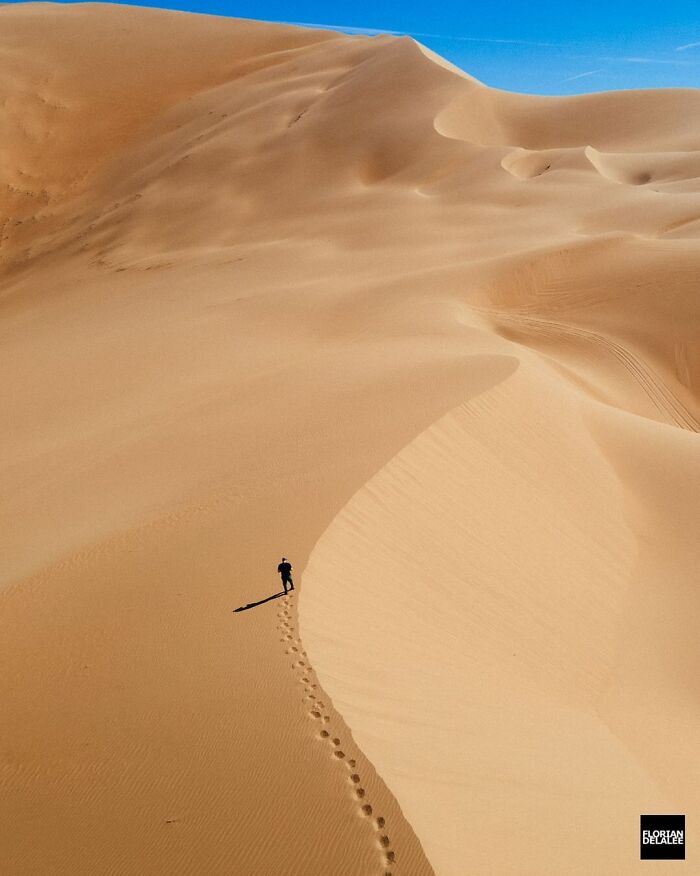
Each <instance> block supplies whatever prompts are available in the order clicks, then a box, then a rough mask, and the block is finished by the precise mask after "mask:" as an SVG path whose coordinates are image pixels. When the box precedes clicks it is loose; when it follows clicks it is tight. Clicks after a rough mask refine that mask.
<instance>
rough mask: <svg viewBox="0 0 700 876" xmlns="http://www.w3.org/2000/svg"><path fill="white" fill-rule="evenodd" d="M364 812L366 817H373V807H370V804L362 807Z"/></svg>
mask: <svg viewBox="0 0 700 876" xmlns="http://www.w3.org/2000/svg"><path fill="white" fill-rule="evenodd" d="M362 811H363V812H364V814H365V815H371V814H372V807H371V806H370V805H369V803H365V805H364V806H363V807H362Z"/></svg>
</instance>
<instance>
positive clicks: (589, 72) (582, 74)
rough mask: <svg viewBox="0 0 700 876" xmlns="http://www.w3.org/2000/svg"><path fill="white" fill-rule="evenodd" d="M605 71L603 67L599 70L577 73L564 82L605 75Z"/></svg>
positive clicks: (563, 80)
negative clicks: (600, 74) (599, 74)
mask: <svg viewBox="0 0 700 876" xmlns="http://www.w3.org/2000/svg"><path fill="white" fill-rule="evenodd" d="M603 72H604V70H603V68H602V67H601V68H600V69H599V70H586V72H585V73H577V74H576V75H575V76H567V77H566V79H562V80H561V81H562V82H573V81H574V79H583V77H584V76H595V74H596V73H603Z"/></svg>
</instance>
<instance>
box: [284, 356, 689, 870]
mask: <svg viewBox="0 0 700 876" xmlns="http://www.w3.org/2000/svg"><path fill="white" fill-rule="evenodd" d="M647 432H648V433H650V434H653V435H654V436H655V438H654V441H655V443H654V458H655V459H656V467H657V472H654V471H652V472H649V470H648V469H644V465H645V463H644V462H642V460H644V459H647V462H648V459H650V458H651V457H650V455H649V454H650V451H649V450H647V449H646V443H647V438H646V437H645V436H646V433H647ZM601 436H605V437H604V438H603V439H602V440H601ZM599 440H601V443H600V444H599ZM601 446H603V447H604V448H605V453H602V452H601V449H600V447H601ZM632 450H633V451H634V452H633V453H632V455H631V456H630V454H629V451H632ZM695 450H696V439H695V437H694V436H693V435H691V434H689V433H687V432H683V431H681V430H677V429H674V428H672V427H668V426H662V425H660V424H655V423H653V422H651V421H640V420H639V419H638V418H636V417H633V416H630V415H628V414H625V413H622V412H619V411H615V410H614V409H612V408H609V407H601V406H600V405H598V404H596V403H594V402H590V401H587V400H586V399H585V398H583V397H581V396H580V395H579V394H578V393H573V392H572V390H571V389H570V388H568V386H567V384H566V383H565V382H564V381H562V380H561V379H560V378H558V377H557V376H556V375H553V374H552V373H551V372H550V371H549V370H548V369H544V368H542V367H541V366H537V365H536V364H535V363H534V362H533V361H529V362H528V363H527V364H526V365H521V368H520V369H519V370H518V371H517V372H516V373H515V374H513V375H512V376H511V377H510V378H508V379H507V380H506V381H505V382H503V383H501V384H499V385H498V386H496V387H494V388H493V389H491V390H488V391H487V392H486V393H484V394H483V395H481V396H479V397H478V398H475V399H472V400H471V401H469V402H468V403H465V404H464V405H461V406H460V407H458V408H457V409H455V410H454V411H452V412H451V413H449V414H448V415H446V416H445V417H443V418H442V419H440V420H439V421H438V422H436V423H435V424H434V425H433V426H431V427H430V428H429V429H427V430H426V431H425V432H423V433H422V434H421V435H420V436H419V437H418V438H416V439H415V440H414V441H413V442H412V443H411V444H410V445H408V446H407V447H405V448H404V449H403V450H402V451H401V452H400V453H399V454H397V456H396V457H394V459H392V460H391V462H389V463H388V464H387V465H386V466H385V467H384V468H383V469H382V470H381V472H379V473H378V474H377V475H376V476H375V477H373V478H372V479H371V480H370V481H368V482H367V484H365V486H364V487H363V488H362V489H361V490H360V491H359V492H358V493H357V494H356V495H355V496H354V497H353V498H352V500H351V501H350V502H349V503H348V504H347V505H346V506H345V507H344V508H343V510H342V512H341V513H340V514H339V515H338V516H337V517H336V518H335V520H334V521H333V523H332V524H331V526H330V527H329V529H328V530H327V531H326V532H325V533H324V535H323V537H322V538H321V539H320V540H319V542H318V543H317V545H316V547H315V548H314V550H313V552H312V554H311V556H310V558H309V563H308V566H307V568H306V570H305V574H304V594H303V601H302V607H301V617H300V626H301V630H302V635H303V636H304V639H305V641H306V642H307V648H308V652H309V654H310V655H311V657H312V658H313V660H314V663H315V666H316V670H317V673H318V676H319V678H320V680H321V683H322V684H323V686H324V688H325V689H326V690H327V691H328V693H329V694H330V695H331V697H332V698H333V701H334V703H335V705H336V707H337V708H338V709H339V710H340V712H341V713H342V714H343V716H344V718H345V719H346V721H347V723H348V724H349V726H350V727H351V728H352V732H353V735H354V737H355V739H356V740H357V742H358V744H359V745H360V746H361V747H362V749H363V751H364V752H365V753H366V754H367V756H368V757H369V758H370V759H371V760H372V762H373V763H374V765H375V766H376V768H377V770H378V771H379V773H380V775H382V777H383V778H384V779H385V781H386V782H387V784H388V785H389V787H390V788H391V790H392V791H393V792H394V793H395V795H396V797H397V799H398V801H399V804H400V805H401V807H402V810H403V812H404V814H405V815H406V817H407V818H408V820H409V822H410V823H411V825H412V826H413V828H414V829H415V830H416V833H417V834H418V837H419V838H420V841H421V843H422V845H423V847H424V848H425V850H426V853H427V855H428V858H429V859H430V862H431V864H432V865H433V867H434V869H435V872H436V874H438V876H443V874H445V876H452V874H454V876H458V874H463V873H464V872H465V868H468V869H474V870H475V871H478V872H483V873H494V874H495V873H518V874H533V876H535V874H541V873H542V872H561V873H564V872H565V873H571V874H582V876H583V874H587V873H590V872H592V871H594V872H601V873H602V872H616V873H625V874H626V873H633V872H637V868H638V864H637V861H636V855H635V854H634V852H633V851H631V850H630V830H632V833H633V828H631V827H630V825H632V826H634V825H635V824H636V821H637V819H638V816H639V813H641V812H656V811H659V812H664V811H669V812H676V811H677V812H685V813H690V812H693V813H698V812H699V811H700V793H698V787H700V785H699V784H698V775H697V772H698V771H697V768H696V766H693V767H690V766H689V765H690V763H691V761H692V759H693V756H692V752H693V749H694V746H695V740H696V739H697V734H698V730H700V719H699V717H698V715H697V713H696V712H695V711H694V710H693V708H692V706H691V703H692V694H691V692H690V691H689V690H686V681H685V679H689V676H688V674H687V671H685V670H683V668H682V667H683V666H688V665H691V666H693V665H694V666H697V665H698V657H699V655H698V648H697V645H696V643H695V642H694V640H693V634H692V625H691V626H690V627H688V626H686V625H685V624H684V623H683V622H682V621H681V620H680V618H681V617H682V616H683V615H684V613H687V614H688V616H690V617H695V616H697V608H698V606H697V595H696V594H695V593H694V591H693V588H692V583H691V582H692V580H693V574H694V573H693V568H694V563H695V562H697V554H696V548H694V547H691V544H692V538H691V535H692V533H691V530H692V522H691V521H692V520H693V519H697V512H698V510H700V503H699V502H698V500H697V498H696V496H695V495H694V494H693V491H692V488H691V487H690V486H689V484H688V483H687V482H683V478H682V477H681V476H680V472H682V471H686V472H687V471H688V468H687V465H689V464H691V463H692V460H693V454H694V452H695ZM637 454H639V456H638V460H639V462H640V464H639V465H637V466H636V468H635V464H634V462H631V463H630V466H627V465H624V466H622V467H621V466H620V465H619V464H618V463H620V462H622V460H623V459H627V460H630V461H631V460H633V459H635V457H637ZM609 457H610V458H614V459H615V465H614V467H611V464H610V461H609ZM695 463H696V464H697V458H696V457H695ZM669 467H673V469H674V470H676V471H678V472H679V477H678V478H676V479H674V480H673V482H672V483H667V482H665V481H664V478H665V474H664V472H667V471H669ZM691 468H692V467H691ZM657 475H658V476H657ZM647 491H649V495H648V497H647ZM660 496H661V497H664V501H665V502H671V501H673V503H674V505H675V513H674V514H673V517H672V519H666V520H665V521H664V520H663V511H658V512H657V511H655V508H658V507H659V497H660ZM651 498H653V501H645V500H647V499H651ZM632 505H634V506H635V507H636V506H638V507H636V510H635V512H634V513H632V512H631V507H632ZM649 515H651V519H652V520H653V521H654V524H655V525H656V526H657V527H658V529H657V531H656V532H654V527H653V526H652V524H651V523H650V521H649ZM642 516H643V517H644V519H645V525H643V526H642V525H641V524H640V522H639V521H640V518H641V517H642ZM652 532H654V534H653V536H652V534H651V533H652ZM671 533H673V537H672V539H671V541H670V543H669V548H668V549H666V550H663V551H662V553H663V559H662V560H661V561H652V557H653V555H654V550H653V547H652V543H653V544H656V545H660V544H661V542H662V541H663V539H664V537H665V536H666V535H670V534H671ZM650 538H652V539H653V542H652V543H650ZM680 544H682V545H683V548H682V550H677V549H676V550H674V548H677V546H678V545H680ZM671 545H673V547H671ZM670 579H673V580H674V581H676V582H678V583H677V586H675V587H674V588H673V594H672V596H671V597H670V598H671V602H672V604H673V606H674V608H673V609H672V612H673V615H674V616H675V615H676V614H677V615H678V618H679V627H678V629H679V631H680V630H683V628H684V627H686V630H687V632H685V633H683V632H681V633H680V638H679V639H678V640H676V641H673V638H672V637H673V634H672V632H671V630H672V629H676V627H675V625H674V623H673V622H672V621H669V623H668V625H667V624H659V623H658V618H659V614H658V612H659V611H661V604H660V602H659V604H658V605H653V604H649V603H648V601H647V599H646V598H645V595H644V594H645V593H646V592H649V593H651V592H653V593H654V594H655V596H654V598H655V600H656V601H657V602H658V601H661V602H662V601H663V600H664V598H669V596H670V594H669V592H668V589H667V581H668V580H670ZM663 655H665V656H663ZM655 660H656V661H658V662H655ZM652 665H653V667H654V668H653V669H652ZM661 704H663V705H662V707H661V708H659V707H660V705H661ZM671 737H673V739H674V748H675V747H676V745H677V749H676V752H675V753H674V756H673V758H672V759H671V758H669V751H668V745H667V741H668V739H669V738H671ZM503 825H508V841H507V842H503V843H494V836H497V835H499V831H500V830H501V829H502V826H503ZM653 866H654V865H653V864H652V867H653ZM659 872H660V871H659Z"/></svg>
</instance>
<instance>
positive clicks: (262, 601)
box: [233, 590, 291, 612]
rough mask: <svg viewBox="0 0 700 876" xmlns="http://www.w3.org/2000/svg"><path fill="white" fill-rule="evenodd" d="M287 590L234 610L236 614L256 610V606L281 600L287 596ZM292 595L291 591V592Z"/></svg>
mask: <svg viewBox="0 0 700 876" xmlns="http://www.w3.org/2000/svg"><path fill="white" fill-rule="evenodd" d="M286 592H287V591H285V590H282V591H280V592H279V593H273V594H272V596H266V597H265V599H261V600H260V601H259V602H249V603H248V605H241V607H240V608H234V609H233V610H234V612H236V611H248V609H249V608H255V606H256V605H263V603H265V602H269V601H270V600H271V599H279V597H280V596H285V595H286ZM289 592H290V593H291V591H289Z"/></svg>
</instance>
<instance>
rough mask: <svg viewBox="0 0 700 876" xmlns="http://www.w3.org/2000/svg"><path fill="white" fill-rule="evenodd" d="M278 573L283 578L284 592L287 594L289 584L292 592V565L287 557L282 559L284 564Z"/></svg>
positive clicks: (281, 564) (278, 568)
mask: <svg viewBox="0 0 700 876" xmlns="http://www.w3.org/2000/svg"><path fill="white" fill-rule="evenodd" d="M277 571H278V572H279V573H280V575H281V576H282V586H283V587H284V592H285V593H287V584H289V589H290V590H294V582H293V581H292V564H291V563H290V562H289V561H288V560H287V558H286V557H282V562H281V563H280V564H279V566H277Z"/></svg>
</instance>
